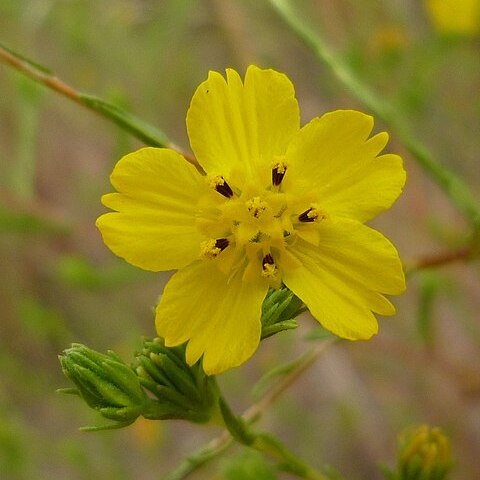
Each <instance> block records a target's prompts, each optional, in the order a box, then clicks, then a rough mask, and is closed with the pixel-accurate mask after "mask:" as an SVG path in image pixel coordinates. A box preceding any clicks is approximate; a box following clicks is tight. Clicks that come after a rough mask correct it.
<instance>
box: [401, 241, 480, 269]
mask: <svg viewBox="0 0 480 480" xmlns="http://www.w3.org/2000/svg"><path fill="white" fill-rule="evenodd" d="M476 253H477V252H475V249H474V248H473V247H472V246H467V247H462V248H459V249H457V250H452V251H448V252H442V253H439V254H436V255H425V256H424V257H421V258H419V259H417V260H416V261H415V262H412V264H410V265H407V266H406V268H405V270H406V274H407V275H411V274H413V273H415V272H417V271H419V270H426V269H429V268H437V267H441V266H444V265H448V264H450V263H454V262H462V261H463V262H465V261H467V260H470V259H471V258H473V257H474V256H475V254H476Z"/></svg>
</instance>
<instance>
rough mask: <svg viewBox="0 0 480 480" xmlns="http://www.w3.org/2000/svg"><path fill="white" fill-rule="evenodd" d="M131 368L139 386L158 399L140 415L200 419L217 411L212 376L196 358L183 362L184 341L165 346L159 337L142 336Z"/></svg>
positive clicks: (207, 418)
mask: <svg viewBox="0 0 480 480" xmlns="http://www.w3.org/2000/svg"><path fill="white" fill-rule="evenodd" d="M134 368H135V371H136V373H137V375H138V378H139V380H140V382H141V384H142V386H143V387H144V388H146V389H147V390H149V391H150V392H151V393H152V394H153V395H155V397H156V398H157V399H158V405H157V407H156V408H155V409H152V410H151V411H150V412H147V413H145V414H144V417H146V418H152V419H162V420H163V419H169V418H177V419H185V420H189V421H191V422H196V423H204V422H207V421H209V420H210V419H211V418H212V416H213V415H214V414H215V415H217V414H218V390H217V385H216V380H215V377H213V376H207V375H205V372H204V371H203V369H202V366H201V364H200V362H197V363H196V364H195V365H193V366H189V365H187V363H186V361H185V345H180V346H178V347H166V346H165V344H164V342H163V340H162V339H160V338H155V339H153V340H152V339H145V340H144V343H143V349H142V351H141V352H139V353H138V354H137V356H136V361H135V364H134Z"/></svg>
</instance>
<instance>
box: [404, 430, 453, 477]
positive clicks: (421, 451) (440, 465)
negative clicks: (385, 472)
mask: <svg viewBox="0 0 480 480" xmlns="http://www.w3.org/2000/svg"><path fill="white" fill-rule="evenodd" d="M397 463H398V477H399V479H400V480H443V479H444V478H446V476H447V474H448V472H449V471H450V470H451V468H452V465H453V460H452V451H451V446H450V441H449V439H448V437H447V436H446V435H445V434H444V433H443V432H442V431H441V430H440V429H439V428H436V427H433V428H431V427H429V426H427V425H422V426H420V427H417V428H415V429H408V430H406V431H405V432H403V433H402V434H400V437H399V451H398V457H397Z"/></svg>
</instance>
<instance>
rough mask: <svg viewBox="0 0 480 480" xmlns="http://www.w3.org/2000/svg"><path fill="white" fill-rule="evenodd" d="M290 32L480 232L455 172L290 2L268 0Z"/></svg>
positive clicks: (478, 210)
mask: <svg viewBox="0 0 480 480" xmlns="http://www.w3.org/2000/svg"><path fill="white" fill-rule="evenodd" d="M268 2H269V3H270V5H271V6H272V7H273V8H274V9H275V10H276V11H277V12H278V14H279V15H280V17H281V18H282V19H283V20H284V22H285V23H286V24H287V25H288V26H289V27H290V28H291V30H292V31H293V32H294V33H295V34H296V35H297V36H298V37H299V38H300V39H301V40H302V41H303V42H304V43H305V44H306V45H307V47H309V48H310V49H311V50H312V51H313V52H314V53H315V55H316V56H317V58H318V59H319V60H321V61H322V62H323V63H325V64H326V65H327V66H328V68H329V69H330V70H331V72H332V73H333V75H334V76H335V77H336V78H337V80H339V82H340V83H341V84H342V85H343V86H344V87H346V88H347V90H349V92H350V93H351V95H352V96H353V97H355V98H356V99H357V100H359V101H360V102H361V103H363V105H365V106H366V107H367V108H368V109H369V110H371V112H372V113H373V114H374V115H376V116H377V117H378V118H380V119H381V120H383V122H385V124H387V125H389V126H390V127H391V128H392V130H393V131H395V132H396V134H397V135H398V137H399V138H400V140H401V141H402V143H403V144H404V146H405V147H406V149H407V150H408V151H409V152H410V154H411V155H412V156H413V158H414V159H415V160H416V161H417V163H418V164H419V165H420V166H421V167H422V168H423V170H424V171H425V172H426V173H427V174H428V175H429V176H430V177H431V178H432V179H433V180H434V181H435V182H436V183H437V184H438V185H439V186H440V188H441V189H442V190H443V191H444V192H445V194H446V195H447V196H448V197H449V198H450V199H451V200H452V202H453V203H454V204H455V205H456V206H457V208H458V209H459V210H460V211H461V212H462V213H463V214H464V215H465V216H466V217H467V218H468V219H469V220H470V221H471V223H472V225H473V227H474V229H475V230H478V229H480V205H479V202H478V200H477V199H476V198H475V197H474V196H473V195H472V193H471V191H470V190H469V188H468V186H467V185H466V184H465V182H464V181H463V180H462V179H461V178H460V177H458V176H457V175H455V173H453V172H452V171H450V170H448V169H447V168H445V167H443V166H442V165H440V164H439V163H437V162H436V160H435V159H434V157H433V156H432V154H431V153H430V152H429V150H428V149H427V148H426V147H425V146H424V145H423V144H422V143H421V142H419V141H418V140H417V139H416V138H415V136H414V135H413V134H412V132H411V131H410V128H409V127H408V125H407V123H406V122H405V121H404V120H402V118H401V117H400V116H398V115H397V113H396V112H395V110H394V108H393V107H392V106H391V105H390V104H388V103H387V102H385V101H383V100H381V99H380V98H379V97H377V96H376V95H375V94H374V93H373V92H372V91H371V90H370V89H369V87H368V86H367V85H365V84H363V83H362V82H361V81H360V80H359V79H358V78H357V77H355V75H354V73H353V72H352V71H351V69H350V68H349V67H348V66H347V65H345V64H344V63H343V62H342V61H341V59H340V58H339V57H338V55H336V54H335V53H334V52H333V51H332V50H331V49H330V47H329V46H328V45H327V43H326V42H325V41H324V39H323V38H322V37H321V36H320V35H319V34H318V28H315V30H313V29H311V28H310V27H308V26H307V25H306V24H305V23H304V21H303V20H302V19H301V18H300V17H299V16H298V15H297V14H296V12H295V11H294V10H293V8H292V6H291V4H290V2H289V1H288V0H268Z"/></svg>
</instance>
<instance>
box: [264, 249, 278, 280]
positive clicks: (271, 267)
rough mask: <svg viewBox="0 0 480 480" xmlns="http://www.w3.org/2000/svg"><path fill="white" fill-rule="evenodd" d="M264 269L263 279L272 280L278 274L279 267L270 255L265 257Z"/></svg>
mask: <svg viewBox="0 0 480 480" xmlns="http://www.w3.org/2000/svg"><path fill="white" fill-rule="evenodd" d="M262 267H263V270H262V277H267V278H272V277H274V276H275V274H276V273H277V267H276V266H275V262H274V260H273V257H272V256H271V255H270V254H269V253H267V254H266V255H265V256H264V257H263V260H262Z"/></svg>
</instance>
